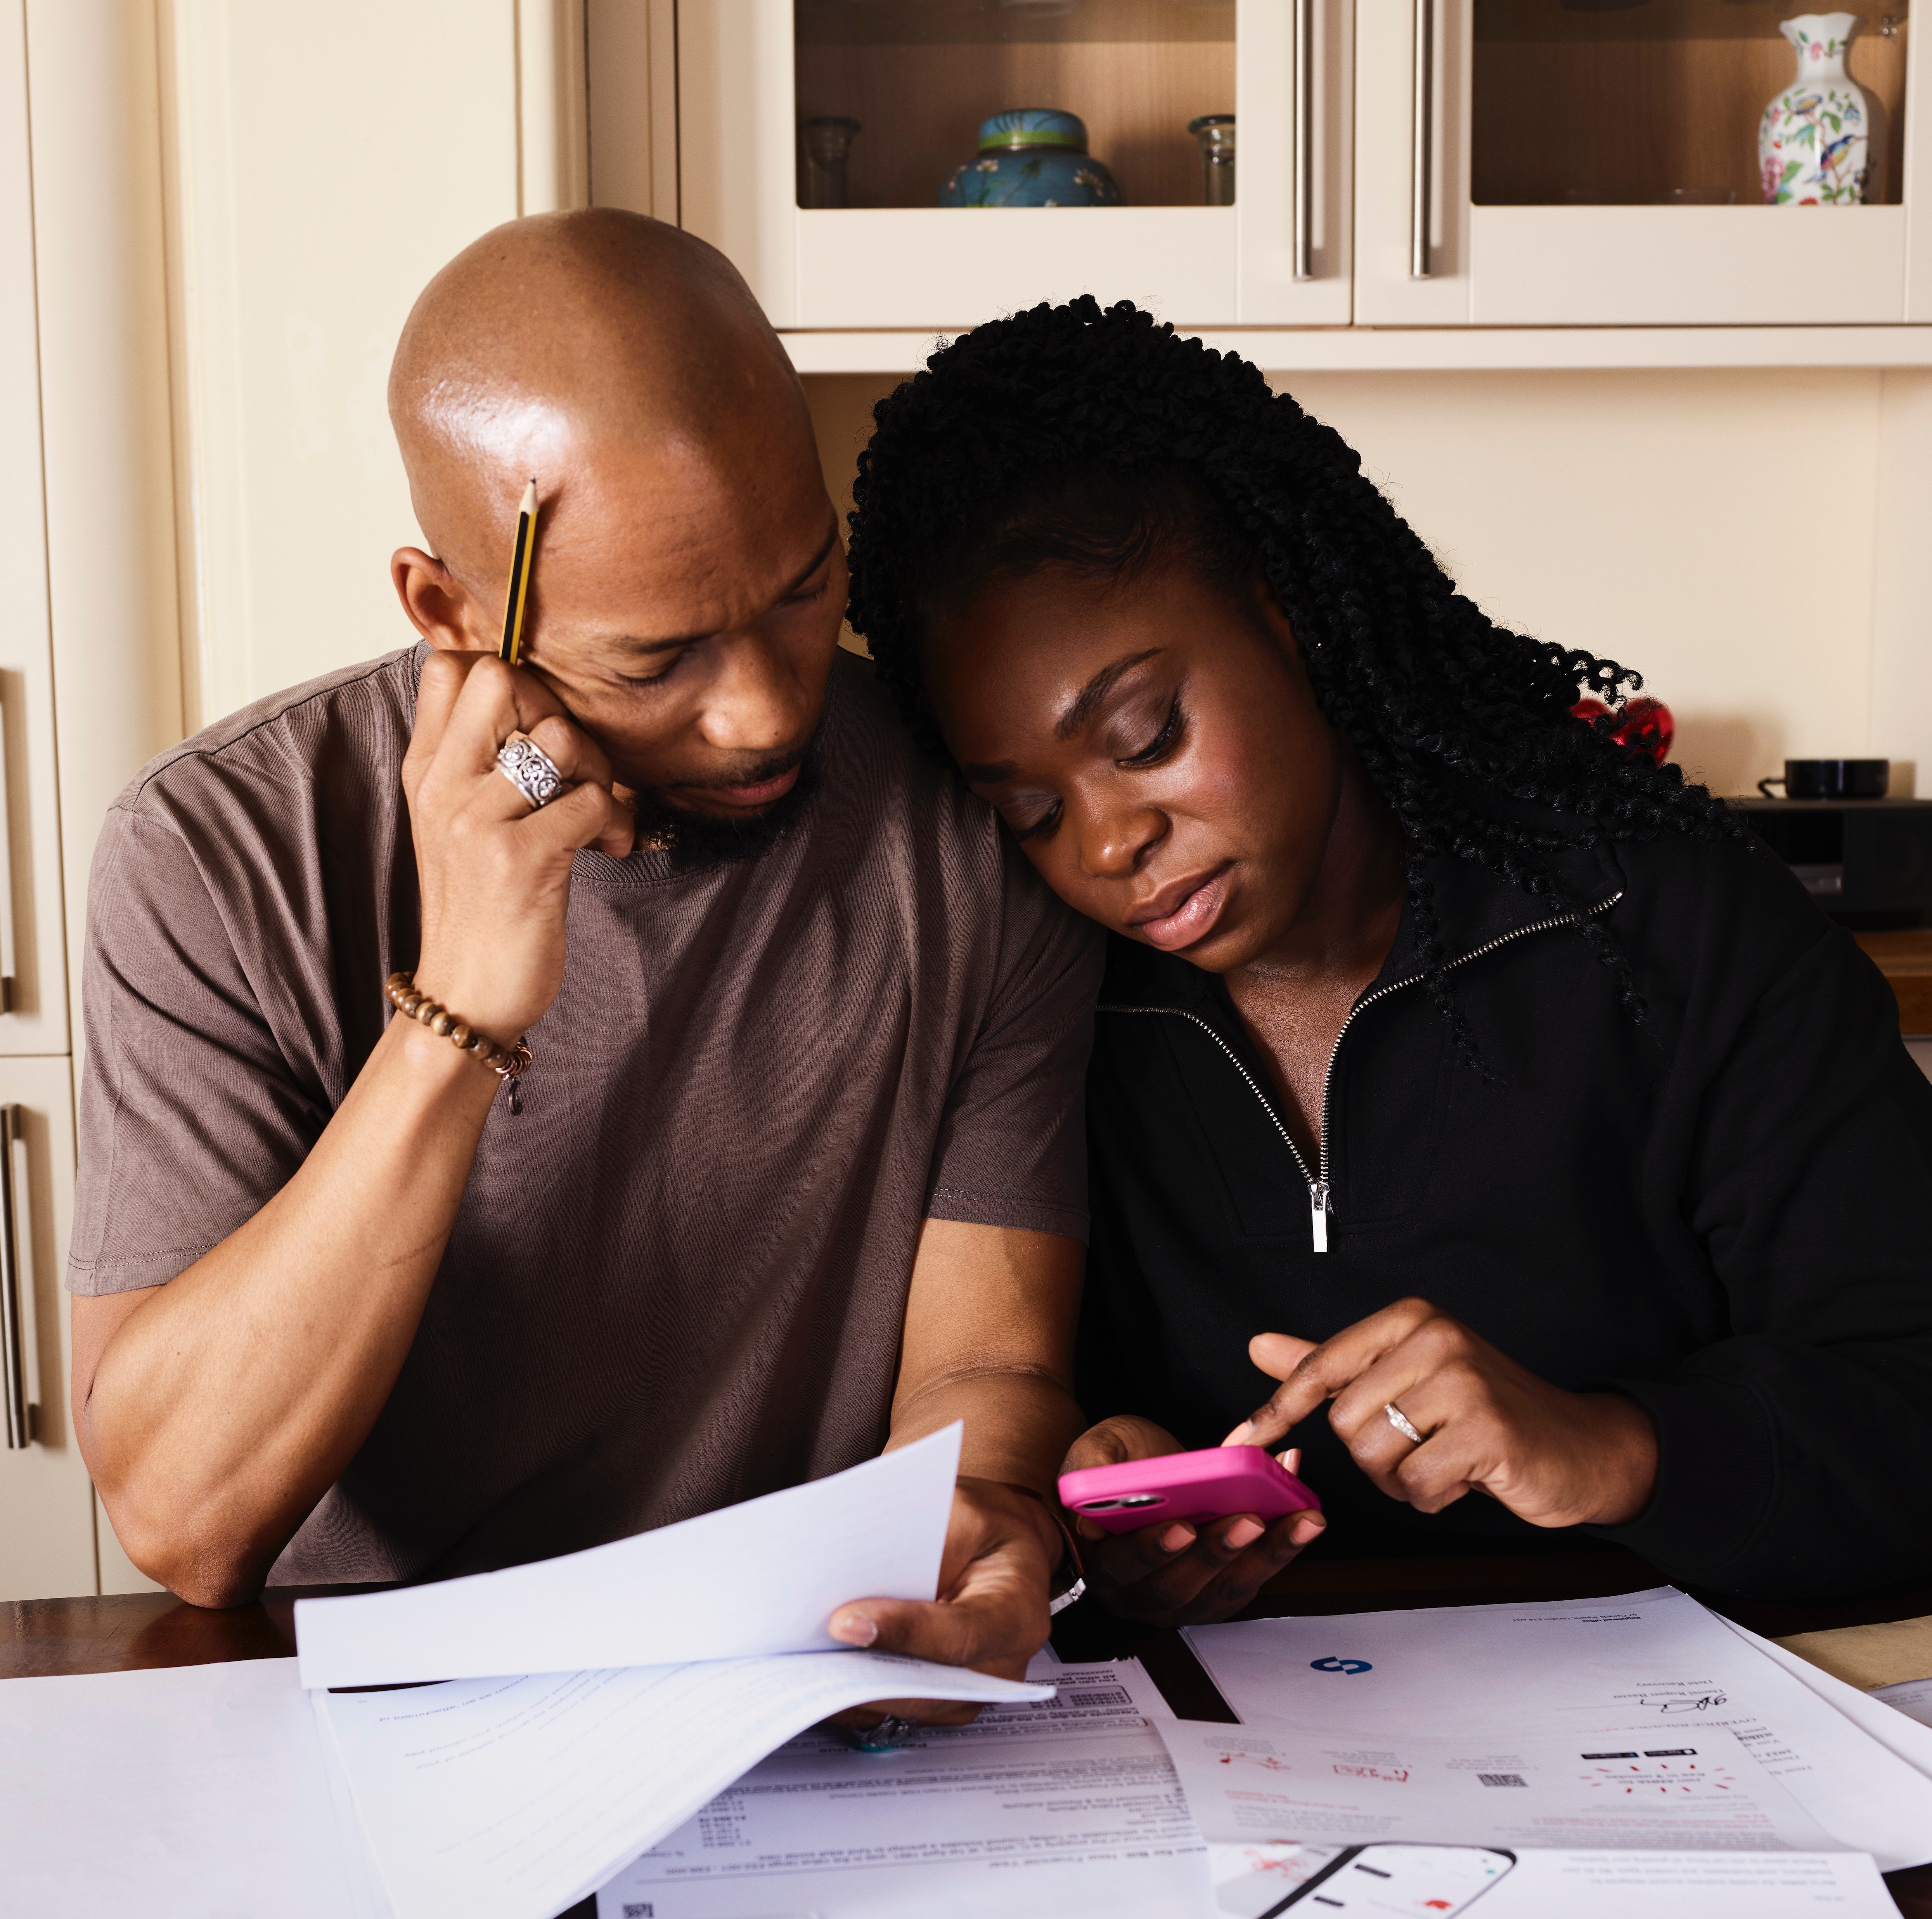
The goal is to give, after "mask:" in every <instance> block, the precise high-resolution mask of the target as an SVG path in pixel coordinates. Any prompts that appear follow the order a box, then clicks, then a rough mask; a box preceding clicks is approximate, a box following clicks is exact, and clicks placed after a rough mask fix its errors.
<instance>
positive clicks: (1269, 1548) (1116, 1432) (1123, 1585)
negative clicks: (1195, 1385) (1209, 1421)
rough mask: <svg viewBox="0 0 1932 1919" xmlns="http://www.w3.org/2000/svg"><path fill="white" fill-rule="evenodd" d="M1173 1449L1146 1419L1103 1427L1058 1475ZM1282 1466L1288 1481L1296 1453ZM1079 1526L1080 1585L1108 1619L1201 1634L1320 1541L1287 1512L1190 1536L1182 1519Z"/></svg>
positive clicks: (1079, 1445) (1312, 1520)
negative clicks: (1117, 1527)
mask: <svg viewBox="0 0 1932 1919" xmlns="http://www.w3.org/2000/svg"><path fill="white" fill-rule="evenodd" d="M1180 1451H1181V1442H1180V1441H1179V1440H1177V1439H1176V1438H1175V1437H1174V1436H1173V1434H1171V1433H1167V1432H1164V1431H1162V1429H1161V1428H1160V1427H1159V1426H1157V1425H1155V1424H1154V1422H1153V1421H1152V1420H1151V1419H1137V1418H1135V1417H1133V1416H1120V1417H1118V1418H1115V1419H1104V1420H1103V1421H1102V1422H1100V1425H1097V1426H1094V1427H1091V1428H1089V1429H1088V1431H1085V1432H1084V1433H1082V1434H1081V1436H1080V1437H1079V1438H1078V1439H1077V1440H1075V1441H1074V1442H1073V1449H1072V1450H1071V1451H1070V1452H1069V1453H1068V1454H1067V1463H1066V1465H1065V1466H1064V1468H1063V1469H1062V1470H1064V1471H1066V1472H1069V1473H1071V1472H1073V1471H1075V1470H1076V1469H1078V1468H1079V1467H1082V1466H1117V1465H1118V1464H1121V1462H1122V1461H1124V1460H1129V1459H1157V1458H1160V1457H1161V1456H1162V1455H1164V1454H1166V1453H1170V1452H1180ZM1282 1463H1283V1465H1285V1466H1286V1467H1287V1468H1288V1470H1289V1471H1290V1472H1291V1473H1292V1472H1293V1471H1295V1469H1296V1468H1297V1467H1298V1466H1299V1465H1300V1464H1301V1455H1300V1454H1299V1453H1298V1452H1289V1453H1287V1454H1286V1455H1283V1460H1282ZM1076 1523H1077V1525H1078V1528H1079V1533H1080V1536H1081V1539H1082V1542H1083V1544H1082V1547H1081V1553H1082V1557H1084V1558H1085V1560H1086V1563H1087V1585H1088V1590H1089V1591H1091V1592H1092V1593H1094V1594H1095V1595H1096V1596H1097V1597H1098V1598H1099V1599H1100V1602H1101V1604H1102V1605H1104V1606H1106V1608H1107V1610H1108V1611H1109V1612H1113V1613H1118V1614H1120V1616H1121V1617H1122V1618H1124V1619H1138V1620H1144V1621H1145V1623H1147V1624H1148V1625H1150V1626H1200V1625H1208V1624H1211V1623H1213V1622H1214V1620H1218V1619H1226V1618H1227V1617H1229V1615H1230V1614H1234V1613H1237V1612H1239V1611H1241V1608H1242V1607H1244V1605H1247V1603H1248V1602H1249V1601H1250V1599H1253V1597H1254V1596H1255V1594H1256V1593H1257V1592H1258V1591H1259V1590H1260V1589H1261V1587H1262V1585H1263V1584H1265V1582H1266V1581H1268V1580H1269V1579H1271V1578H1273V1577H1274V1575H1275V1574H1276V1573H1277V1572H1280V1570H1281V1569H1282V1568H1283V1566H1286V1565H1287V1564H1288V1563H1289V1560H1292V1559H1293V1558H1294V1557H1295V1556H1296V1555H1297V1554H1298V1553H1299V1552H1300V1551H1301V1549H1302V1548H1304V1546H1306V1545H1309V1544H1310V1543H1311V1542H1313V1541H1314V1540H1316V1539H1319V1538H1320V1537H1321V1536H1322V1528H1323V1527H1324V1526H1325V1525H1326V1524H1327V1523H1328V1522H1327V1521H1325V1519H1324V1518H1322V1515H1321V1514H1320V1513H1319V1512H1292V1513H1290V1514H1289V1515H1287V1517H1286V1518H1282V1519H1277V1521H1275V1522H1274V1524H1273V1525H1265V1524H1263V1523H1262V1520H1261V1519H1260V1518H1259V1516H1257V1515H1256V1514H1253V1513H1251V1512H1250V1513H1238V1514H1236V1515H1234V1516H1233V1517H1232V1518H1227V1519H1217V1520H1216V1521H1214V1524H1212V1525H1211V1526H1208V1527H1202V1528H1199V1529H1197V1528H1196V1527H1193V1526H1191V1525H1190V1524H1187V1523H1186V1522H1185V1521H1177V1520H1170V1521H1167V1522H1166V1523H1165V1524H1158V1523H1157V1524H1154V1525H1152V1526H1143V1527H1140V1528H1139V1529H1138V1530H1136V1531H1134V1532H1131V1533H1109V1532H1107V1531H1106V1530H1104V1529H1103V1528H1102V1527H1100V1526H1097V1525H1096V1524H1094V1521H1092V1520H1091V1519H1082V1520H1080V1521H1078V1522H1076Z"/></svg>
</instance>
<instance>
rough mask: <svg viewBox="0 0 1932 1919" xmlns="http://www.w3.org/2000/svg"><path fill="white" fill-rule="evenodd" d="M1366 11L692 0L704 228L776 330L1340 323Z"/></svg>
mask: <svg viewBox="0 0 1932 1919" xmlns="http://www.w3.org/2000/svg"><path fill="white" fill-rule="evenodd" d="M1349 11H1350V9H1349V0H681V4H680V5H679V9H678V23H677V25H678V55H677V58H678V69H679V89H678V98H679V193H680V199H681V203H682V217H683V220H684V224H685V225H686V226H687V227H691V228H692V229H693V230H694V231H696V232H698V233H701V234H703V236H705V237H706V238H707V239H712V241H713V242H715V244H717V245H720V246H721V247H722V248H723V249H724V251H726V252H727V254H730V256H731V257H732V258H733V260H735V261H736V263H738V265H739V267H740V268H741V269H743V270H745V272H747V274H748V277H749V278H751V280H752V283H753V285H754V288H755V290H757V293H758V295H759V297H760V299H761V300H762V301H763V302H764V305H765V307H766V311H767V312H768V313H769V314H770V315H771V316H772V319H773V320H774V321H775V323H777V324H778V325H780V326H793V327H808V328H851V327H866V328H876V327H907V328H914V327H917V328H925V327H930V328H933V329H944V328H947V327H953V326H969V325H971V324H973V323H975V322H977V321H979V320H984V319H987V318H989V317H992V316H993V315H994V314H998V313H1000V312H1002V311H1011V310H1013V308H1019V307H1024V306H1027V305H1033V304H1034V303H1035V302H1038V301H1040V300H1044V299H1067V298H1068V297H1070V296H1073V295H1074V294H1076V293H1093V294H1094V295H1095V296H1097V297H1098V298H1099V299H1101V300H1103V302H1106V301H1112V300H1115V299H1134V300H1136V301H1139V302H1141V303H1142V304H1143V305H1148V306H1151V307H1152V308H1154V309H1155V310H1156V311H1158V312H1159V313H1160V314H1162V315H1163V317H1166V318H1168V319H1171V320H1176V321H1178V322H1181V323H1191V324H1195V325H1226V324H1229V323H1235V322H1238V321H1239V320H1243V319H1247V320H1293V319H1297V318H1299V319H1301V320H1304V321H1307V322H1310V323H1331V324H1333V323H1345V322H1346V320H1347V319H1348V318H1349V299H1350V286H1349V245H1348V242H1349V218H1348V209H1347V201H1346V185H1347V161H1348V152H1349V149H1348V145H1347V141H1348V130H1349V101H1348V98H1347V86H1346V76H1347V71H1348V68H1347V60H1348V56H1349V24H1350V23H1349ZM595 84H596V76H595V75H593V76H592V86H593V93H594V89H595ZM1298 100H1299V101H1301V102H1302V103H1303V105H1302V111H1301V114H1300V116H1299V117H1298V115H1297V111H1296V107H1297V101H1298ZM1298 128H1305V129H1306V137H1305V138H1304V139H1298V137H1297V131H1298Z"/></svg>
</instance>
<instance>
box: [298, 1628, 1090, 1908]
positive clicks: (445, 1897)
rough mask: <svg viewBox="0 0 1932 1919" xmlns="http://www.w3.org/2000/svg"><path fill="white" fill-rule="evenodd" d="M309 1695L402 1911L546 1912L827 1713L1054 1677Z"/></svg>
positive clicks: (801, 1677)
mask: <svg viewBox="0 0 1932 1919" xmlns="http://www.w3.org/2000/svg"><path fill="white" fill-rule="evenodd" d="M312 1696H313V1697H314V1700H315V1701H316V1707H317V1713H319V1715H320V1717H321V1719H322V1720H323V1724H324V1725H325V1726H326V1728H327V1730H328V1731H329V1734H330V1735H331V1736H332V1739H333V1741H334V1745H335V1751H336V1753H337V1755H338V1756H339V1758H340V1760H341V1765H342V1769H343V1770H344V1773H346V1774H347V1778H348V1781H349V1785H350V1790H351V1791H353V1794H354V1795H355V1799H356V1811H357V1812H358V1813H359V1815H361V1818H362V1829H363V1831H364V1832H365V1834H366V1835H367V1836H368V1841H369V1848H370V1850H371V1852H372V1853H374V1855H375V1860H376V1864H377V1868H378V1869H379V1870H380V1872H381V1873H382V1875H383V1884H384V1885H385V1886H386V1887H387V1888H388V1890H389V1899H390V1902H391V1903H392V1905H394V1907H395V1914H396V1919H448V1915H449V1914H452V1913H460V1914H463V1919H549V1915H550V1914H552V1913H554V1912H557V1911H561V1910H562V1908H564V1907H565V1906H568V1905H571V1903H573V1902H574V1901H576V1900H577V1899H581V1898H583V1896H585V1895H586V1894H587V1893H592V1892H594V1891H595V1890H596V1889H597V1887H598V1886H600V1885H601V1884H603V1883H604V1881H605V1880H607V1878H610V1875H612V1874H613V1872H616V1870H617V1869H618V1868H619V1866H622V1865H624V1864H625V1863H626V1862H627V1861H628V1860H631V1859H634V1857H636V1856H637V1854H639V1853H640V1852H641V1851H643V1850H644V1849H645V1848H646V1847H647V1846H650V1845H655V1843H656V1842H657V1841H658V1840H659V1839H661V1838H663V1837H664V1835H665V1834H666V1833H670V1832H673V1831H675V1830H676V1829H677V1827H679V1826H681V1825H682V1824H684V1822H685V1820H687V1819H688V1818H690V1817H691V1814H692V1813H694V1812H696V1811H697V1809H698V1808H699V1807H700V1806H702V1805H703V1804H704V1803H706V1801H707V1800H710V1799H712V1798H714V1797H716V1795H717V1794H718V1793H719V1792H721V1791H722V1790H723V1789H724V1788H725V1787H726V1786H727V1785H730V1784H731V1782H733V1780H734V1779H737V1778H739V1776H741V1775H742V1774H743V1773H745V1771H747V1770H748V1769H749V1768H750V1767H752V1766H754V1765H756V1764H757V1762H758V1761H760V1759H762V1758H763V1757H764V1756H765V1755H766V1753H768V1752H770V1751H771V1750H772V1749H773V1748H774V1747H775V1746H779V1745H781V1744H783V1743H784V1741H785V1740H787V1739H789V1738H790V1737H792V1735H793V1734H794V1733H797V1732H801V1731H803V1730H804V1729H805V1727H807V1726H808V1725H812V1724H814V1722H817V1720H819V1719H823V1718H824V1717H826V1716H827V1715H828V1714H829V1713H837V1712H841V1711H843V1710H844V1708H845V1707H847V1706H857V1705H862V1704H865V1703H866V1702H867V1701H870V1700H874V1699H880V1698H938V1699H974V1700H986V1701H992V1700H1012V1699H1050V1698H1052V1696H1053V1689H1052V1687H1051V1686H1028V1685H1026V1684H1024V1683H1016V1682H1015V1681H1013V1680H1004V1679H995V1678H992V1677H990V1676H989V1675H988V1674H985V1673H979V1672H970V1671H965V1670H962V1668H959V1667H957V1666H937V1665H927V1664H926V1662H924V1661H922V1660H919V1659H895V1658H893V1657H892V1656H889V1655H888V1654H886V1653H853V1652H843V1653H781V1654H778V1655H777V1656H773V1657H769V1658H764V1659H715V1660H707V1661H703V1662H697V1663H695V1664H692V1665H676V1666H631V1667H628V1668H620V1669H617V1670H614V1671H600V1672H574V1673H550V1674H544V1675H541V1676H532V1677H523V1678H496V1679H463V1680H452V1681H450V1682H449V1683H446V1684H443V1685H439V1686H405V1687H401V1688H398V1689H395V1690H393V1691H385V1692H347V1693H344V1692H332V1693H330V1692H318V1693H316V1694H314V1695H312Z"/></svg>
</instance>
